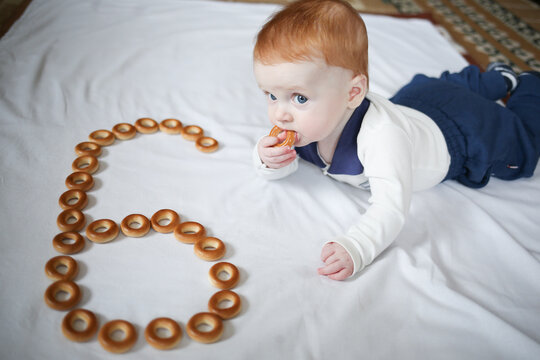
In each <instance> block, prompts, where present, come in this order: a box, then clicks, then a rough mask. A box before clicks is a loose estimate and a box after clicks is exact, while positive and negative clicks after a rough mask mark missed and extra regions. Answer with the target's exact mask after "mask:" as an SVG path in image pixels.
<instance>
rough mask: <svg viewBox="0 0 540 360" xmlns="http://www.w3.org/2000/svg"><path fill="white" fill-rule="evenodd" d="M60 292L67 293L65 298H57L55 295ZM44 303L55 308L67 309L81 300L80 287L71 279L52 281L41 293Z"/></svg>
mask: <svg viewBox="0 0 540 360" xmlns="http://www.w3.org/2000/svg"><path fill="white" fill-rule="evenodd" d="M60 292H65V293H68V294H69V297H68V298H67V299H65V300H58V299H57V298H56V295H57V294H58V293H60ZM43 298H44V299H45V303H46V304H47V305H48V306H49V307H50V308H52V309H55V310H68V309H71V308H72V307H74V306H75V305H77V304H78V303H79V301H80V300H81V289H79V286H78V285H77V284H75V283H74V282H73V281H71V280H58V281H55V282H53V283H52V284H51V285H50V286H49V287H48V288H47V290H45V294H44V295H43Z"/></svg>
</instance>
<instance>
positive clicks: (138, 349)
mask: <svg viewBox="0 0 540 360" xmlns="http://www.w3.org/2000/svg"><path fill="white" fill-rule="evenodd" d="M277 9H279V6H278V5H273V4H251V3H250V4H246V3H230V2H212V1H201V0H196V1H195V0H193V1H189V0H186V1H176V0H156V1H152V2H148V1H144V0H121V1H100V0H87V1H68V0H33V1H32V2H31V4H30V5H29V7H28V8H27V9H26V11H25V12H24V14H23V16H22V17H21V18H20V19H19V20H18V21H17V22H16V23H15V24H14V26H13V27H12V28H11V29H10V31H9V32H8V33H7V34H6V35H5V36H4V37H3V38H2V39H0V94H1V95H0V144H1V145H0V146H1V151H0V166H1V174H0V189H1V191H0V200H1V201H0V206H1V209H0V210H1V216H0V228H1V230H2V233H1V241H0V260H1V264H2V270H1V271H0V284H1V288H2V289H1V291H0V303H1V307H0V322H1V324H2V326H1V327H0V334H1V336H0V358H1V359H53V358H55V359H56V358H64V359H108V358H111V359H114V358H118V356H119V355H115V354H111V353H109V352H107V351H105V350H104V349H103V348H102V347H101V346H100V343H99V342H98V340H97V339H96V337H95V336H94V337H93V338H92V339H91V340H90V341H88V342H85V343H76V342H72V341H69V340H67V339H66V338H65V337H64V336H63V334H62V332H61V330H60V326H61V323H62V319H63V317H64V315H65V314H66V311H56V310H53V309H51V308H49V307H48V306H46V305H45V302H44V300H43V296H44V292H45V290H46V289H47V287H48V286H49V285H50V284H51V283H52V281H51V280H49V279H48V278H47V277H46V276H45V273H44V265H45V263H46V262H47V261H48V260H49V259H50V258H52V257H54V256H57V255H60V254H59V253H58V252H56V251H55V250H54V248H53V247H52V239H53V238H54V237H55V236H56V235H57V234H58V233H59V232H60V231H59V229H58V228H57V225H56V220H57V216H58V214H59V213H60V211H61V208H60V207H59V205H58V198H59V196H60V195H61V194H62V193H63V192H65V191H66V190H67V188H66V185H65V183H64V182H65V179H66V177H67V176H68V175H69V174H71V173H72V172H73V171H72V169H71V164H72V162H73V160H74V159H75V157H76V155H75V153H74V150H73V149H74V147H75V145H77V144H78V143H80V142H83V141H86V140H87V139H88V135H89V134H90V133H91V132H93V131H94V130H97V129H111V128H112V127H113V126H114V125H115V124H117V123H121V122H127V123H134V122H135V121H136V120H137V119H139V118H143V117H150V118H153V119H156V120H157V121H161V120H163V119H166V118H176V119H179V120H180V121H182V123H183V124H184V125H198V126H200V127H201V128H203V129H204V131H205V134H207V135H208V136H211V137H213V138H215V139H217V140H218V141H219V143H220V146H219V149H218V151H216V152H214V153H209V154H206V153H202V152H200V151H198V150H197V149H196V148H195V146H194V144H193V142H190V141H188V140H185V139H183V138H182V137H181V136H180V135H168V134H165V133H163V132H157V133H154V134H151V135H141V134H138V135H137V136H136V137H135V138H134V139H132V140H126V141H120V140H117V141H116V142H115V143H114V144H113V145H111V146H106V147H104V148H103V154H102V155H101V156H100V157H99V165H100V167H99V170H98V171H97V172H96V173H95V174H94V180H95V185H94V187H93V188H92V189H91V190H89V191H88V198H89V202H88V205H87V206H86V208H85V209H84V210H83V211H84V214H85V215H86V220H87V223H90V222H92V221H94V220H97V219H104V218H108V219H112V220H114V221H115V222H117V223H120V222H121V221H122V219H123V218H124V217H125V216H127V215H128V214H132V213H140V214H144V215H146V216H147V217H151V216H152V214H154V213H155V212H156V211H157V210H159V209H173V210H175V211H176V212H178V214H179V215H180V217H181V221H196V222H199V223H201V224H203V225H204V226H205V228H206V231H207V234H208V235H209V236H213V237H217V238H219V239H221V240H222V241H223V242H224V243H225V244H226V246H227V251H226V255H225V257H224V258H223V259H222V260H221V261H226V262H230V263H233V264H235V265H236V266H237V268H238V269H239V272H240V281H239V283H238V285H236V287H235V288H234V289H233V290H234V291H235V292H236V293H238V294H239V296H240V297H241V300H242V304H243V308H242V311H241V312H240V314H239V315H238V316H236V317H235V318H232V319H230V320H226V321H224V334H223V337H222V338H221V340H219V341H218V342H216V343H213V344H201V343H198V342H196V341H194V340H192V339H191V338H190V337H189V336H187V335H186V331H185V329H186V324H187V322H188V320H189V319H190V318H191V316H192V315H194V314H195V313H198V312H203V311H207V302H208V299H209V298H210V296H212V295H213V294H214V293H215V292H216V291H217V289H216V288H215V287H213V286H212V284H210V282H209V281H208V275H207V274H208V271H209V268H210V267H211V266H212V265H213V262H207V261H203V260H201V259H199V258H197V257H196V256H195V255H194V253H193V246H192V245H188V244H184V243H181V242H179V241H177V240H176V239H175V237H174V236H173V235H172V234H160V233H157V232H155V231H152V230H151V231H150V232H149V233H148V235H146V236H144V237H141V238H130V237H126V236H124V235H122V234H120V235H119V236H118V237H117V238H116V239H115V240H113V241H111V242H109V243H105V244H98V243H93V242H90V241H88V240H86V246H85V248H84V249H83V250H82V251H81V252H80V253H77V254H74V255H72V257H73V258H74V259H75V260H76V261H77V262H78V264H79V274H78V275H77V277H76V280H75V281H76V283H77V284H78V285H79V286H80V288H81V290H82V299H81V302H80V303H79V305H78V307H82V308H85V309H89V310H91V311H93V312H94V313H95V314H96V315H97V318H98V321H99V323H100V324H103V323H105V322H107V321H110V320H112V319H124V320H128V321H130V322H132V323H133V324H134V325H135V328H136V330H137V334H138V338H137V342H136V344H135V346H134V347H133V348H132V349H131V350H130V351H129V352H127V353H126V355H123V356H125V357H126V358H134V359H135V358H136V359H155V358H160V359H173V358H174V359H177V358H182V359H261V360H262V359H280V358H281V359H358V358H373V359H395V358H399V359H419V358H420V359H422V358H425V359H509V358H512V359H534V358H536V359H537V358H540V238H539V235H538V234H539V230H540V227H539V225H538V224H539V223H538V220H539V219H540V205H539V199H540V173H539V172H538V171H537V172H536V173H535V175H534V176H533V177H532V178H527V179H522V180H518V181H514V182H511V183H508V182H503V181H499V180H497V179H493V180H491V181H490V183H489V184H488V186H486V187H485V188H483V189H480V190H472V189H468V188H465V187H463V186H461V185H459V184H457V183H456V182H453V181H449V182H446V183H443V184H440V185H438V186H437V187H435V188H433V189H431V190H428V191H424V192H420V193H417V194H415V196H414V198H413V201H412V205H411V212H410V217H409V219H408V221H407V224H406V226H405V228H404V229H403V231H402V232H401V233H400V235H399V236H398V238H397V239H396V241H395V242H394V243H393V244H392V245H391V246H390V247H389V248H388V249H387V250H386V251H385V252H384V253H383V254H382V255H381V256H380V257H378V258H377V259H376V260H375V261H374V263H373V264H371V265H370V266H369V267H367V268H366V269H365V270H364V271H362V272H361V273H360V274H358V275H356V276H354V277H353V278H351V279H349V280H347V281H344V282H335V281H332V280H329V279H327V278H325V277H321V276H319V275H318V274H317V272H316V269H317V267H318V266H320V265H321V262H320V260H319V255H320V249H321V246H322V244H323V243H324V242H325V241H326V240H329V239H331V238H332V237H334V236H336V235H339V234H340V233H342V232H344V231H346V229H347V228H348V227H349V226H350V225H351V224H352V223H353V222H354V221H355V219H356V218H357V217H359V216H361V214H362V213H363V212H364V211H365V209H366V207H367V206H368V198H369V193H367V192H364V191H360V190H357V189H354V188H352V187H350V186H348V185H345V184H341V183H338V182H336V181H333V180H331V179H329V178H327V177H325V176H323V175H322V174H320V170H318V169H317V168H315V167H313V166H311V165H308V164H307V163H302V164H301V165H300V167H299V170H298V171H297V172H296V173H295V174H294V175H292V176H290V177H288V178H286V179H283V180H279V181H273V182H268V181H265V180H263V179H261V178H258V177H257V175H256V174H255V171H254V169H253V167H252V164H251V151H252V148H253V146H254V145H255V142H256V141H257V140H258V138H259V137H260V136H262V135H264V134H266V133H268V131H269V130H270V127H271V126H270V124H269V122H268V120H267V118H266V109H265V106H266V105H265V100H264V96H263V94H262V92H261V91H260V90H259V89H258V88H257V86H256V83H255V81H254V77H253V75H252V69H251V61H252V59H251V50H252V47H253V41H254V36H255V34H256V32H257V30H258V29H259V28H260V26H261V25H262V24H263V23H264V21H265V20H266V19H267V18H268V16H270V15H271V14H272V13H273V12H275V11H276V10H277ZM364 19H365V21H366V24H367V27H368V33H369V36H370V78H371V90H372V91H374V92H377V93H380V94H381V95H384V96H391V95H392V94H393V93H394V92H395V91H396V90H397V89H398V88H399V87H400V86H401V85H403V84H404V83H406V82H407V81H408V80H409V79H410V78H411V77H412V76H413V75H414V74H415V73H418V72H423V73H427V74H429V75H437V74H439V73H440V72H441V71H443V70H446V69H448V70H459V69H460V68H461V67H463V66H464V65H466V61H465V60H464V59H463V57H462V56H461V55H460V54H459V53H458V52H457V51H456V50H455V49H454V48H453V47H452V46H451V44H449V43H448V42H447V41H446V40H445V39H444V38H443V37H442V36H441V35H440V34H439V33H438V32H437V30H436V28H435V27H434V26H433V25H432V24H431V23H430V22H428V21H426V20H420V19H398V18H393V17H389V16H382V15H365V16H364ZM306 179H309V181H307V180H306ZM162 316H166V317H170V318H172V319H174V320H175V321H177V322H178V323H179V324H180V326H181V328H182V330H183V334H184V335H183V338H182V340H181V342H180V343H179V345H178V346H177V347H175V348H174V349H172V350H169V351H159V350H156V349H154V348H153V347H151V346H150V345H148V343H147V342H146V341H145V339H144V336H143V333H144V329H145V327H146V325H147V324H148V323H149V322H150V321H151V320H152V319H154V318H157V317H162Z"/></svg>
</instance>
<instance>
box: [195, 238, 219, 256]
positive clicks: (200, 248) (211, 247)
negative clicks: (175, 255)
mask: <svg viewBox="0 0 540 360" xmlns="http://www.w3.org/2000/svg"><path fill="white" fill-rule="evenodd" d="M193 251H194V252H195V255H197V256H198V257H199V258H201V259H203V260H206V261H215V260H218V259H221V258H222V257H223V256H225V251H226V249H225V244H224V243H223V241H221V240H220V239H218V238H215V237H207V238H203V239H200V240H199V241H197V242H195V244H194V245H193Z"/></svg>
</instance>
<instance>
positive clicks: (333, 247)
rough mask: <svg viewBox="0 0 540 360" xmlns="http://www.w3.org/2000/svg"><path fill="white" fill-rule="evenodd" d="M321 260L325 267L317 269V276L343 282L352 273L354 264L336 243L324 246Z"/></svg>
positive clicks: (345, 251) (343, 249)
mask: <svg viewBox="0 0 540 360" xmlns="http://www.w3.org/2000/svg"><path fill="white" fill-rule="evenodd" d="M321 260H322V261H323V262H324V263H325V264H326V265H325V266H323V267H321V268H319V270H318V271H319V274H320V275H326V276H328V277H329V278H330V279H332V280H345V279H346V278H348V277H349V276H351V275H352V273H353V270H354V264H353V261H352V259H351V257H350V255H349V253H348V252H347V250H345V248H344V247H343V246H341V245H339V244H338V243H334V242H332V243H328V244H326V245H324V246H323V249H322V252H321Z"/></svg>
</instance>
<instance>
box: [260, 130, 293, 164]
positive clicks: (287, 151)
mask: <svg viewBox="0 0 540 360" xmlns="http://www.w3.org/2000/svg"><path fill="white" fill-rule="evenodd" d="M285 136H286V134H285V132H283V133H281V134H279V135H278V137H275V136H265V137H263V138H262V139H261V140H260V141H259V143H258V144H257V152H258V154H259V158H260V159H261V161H262V162H263V163H264V164H265V165H266V166H267V167H269V168H270V169H280V168H282V167H285V166H287V165H289V164H290V163H292V162H293V161H294V159H296V151H295V150H294V149H292V148H290V147H288V146H279V147H274V145H276V144H277V143H278V142H281V141H283V140H284V139H285Z"/></svg>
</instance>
